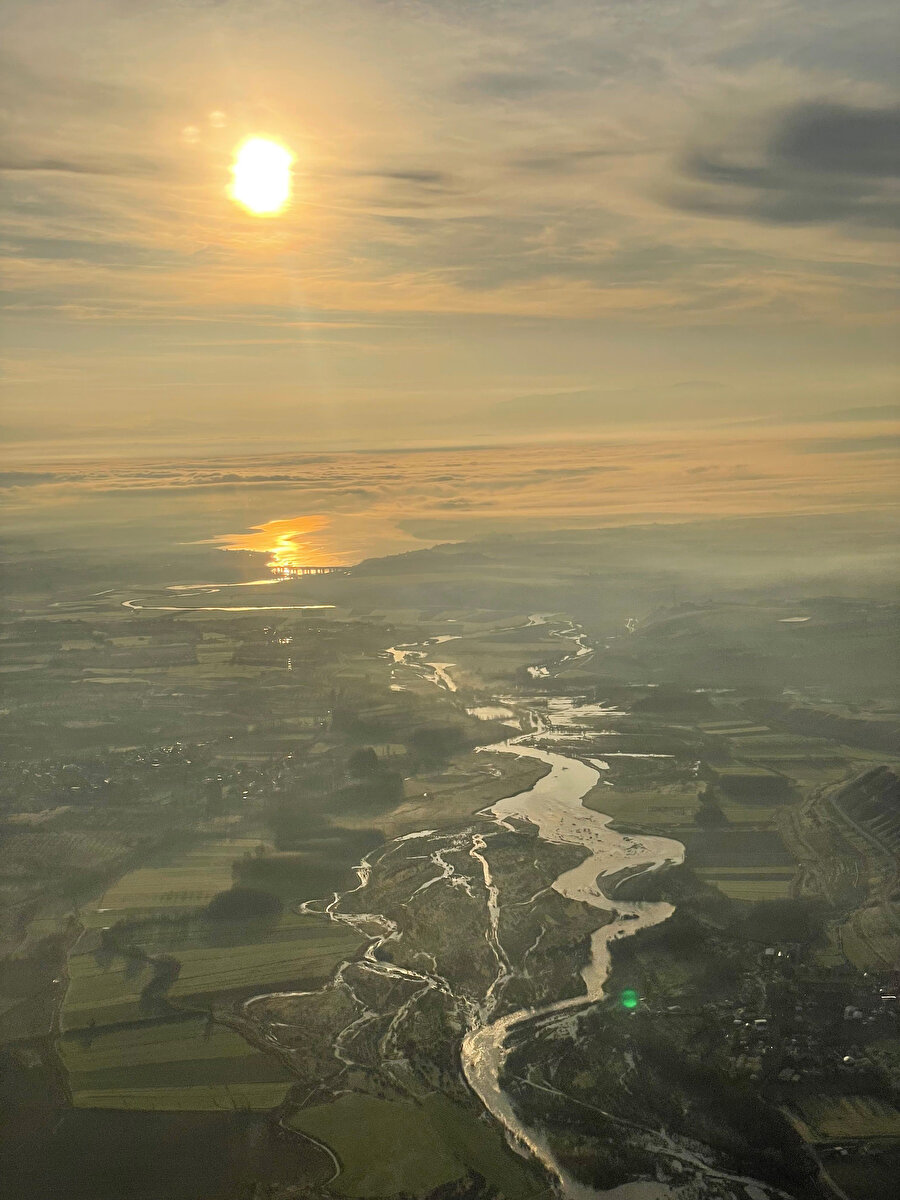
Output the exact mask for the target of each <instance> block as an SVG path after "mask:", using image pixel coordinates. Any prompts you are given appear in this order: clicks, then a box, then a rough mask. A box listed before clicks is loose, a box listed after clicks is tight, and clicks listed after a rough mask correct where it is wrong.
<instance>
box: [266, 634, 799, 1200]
mask: <svg viewBox="0 0 900 1200" xmlns="http://www.w3.org/2000/svg"><path fill="white" fill-rule="evenodd" d="M529 623H531V624H544V623H548V618H547V617H544V616H540V615H535V616H534V617H531V618H530V619H529ZM553 632H554V634H555V636H557V637H562V638H567V639H570V640H571V642H572V643H573V652H572V654H571V655H568V656H566V659H564V660H563V661H567V660H568V659H573V658H576V657H577V658H579V659H583V658H584V657H585V656H586V654H587V653H590V652H591V651H590V647H589V646H588V645H587V641H586V638H585V636H584V634H583V633H582V632H581V631H580V630H578V629H577V628H576V627H575V626H570V627H564V628H563V629H562V630H554V631H553ZM451 640H454V638H453V637H452V636H448V637H442V638H440V639H437V638H432V639H429V641H428V642H425V643H422V644H421V645H405V646H394V647H391V648H390V649H389V650H388V651H386V653H387V655H388V656H389V657H390V658H391V659H392V660H393V662H394V664H395V669H397V668H400V669H403V668H405V669H408V670H413V671H414V672H415V673H416V674H418V675H419V676H420V677H421V678H425V679H428V680H429V681H430V682H432V683H433V684H434V685H435V686H438V687H441V688H443V689H444V690H447V691H450V692H455V691H456V682H455V681H454V680H453V678H452V676H450V675H449V670H450V669H451V668H452V666H453V664H452V663H434V662H431V661H429V657H430V654H431V651H432V650H433V649H434V647H435V645H436V644H439V643H443V642H446V641H451ZM560 665H561V663H560V662H557V663H556V664H554V665H553V666H552V667H541V677H545V673H546V675H550V673H551V671H556V670H558V669H559V667H560ZM540 701H541V706H540V707H538V706H535V707H534V708H533V709H531V710H529V712H528V716H527V717H526V718H524V719H523V723H524V720H530V722H531V724H532V729H531V730H530V731H529V732H527V733H523V734H520V735H519V736H517V737H514V738H511V739H509V740H506V741H503V742H498V743H496V744H495V745H491V746H487V747H484V748H483V749H485V750H487V751H492V752H494V753H500V754H515V755H521V756H525V757H528V758H534V759H537V760H538V761H540V762H542V763H545V764H546V765H547V766H548V767H549V768H550V770H549V772H548V773H547V774H546V775H545V776H543V777H542V778H541V779H540V780H538V782H537V783H536V784H535V785H534V786H533V787H531V788H530V789H528V790H527V791H523V792H520V793H518V794H517V795H515V796H510V797H507V798H505V799H503V800H500V801H498V802H497V803H496V804H494V805H492V806H491V807H490V808H487V809H484V810H483V811H482V812H481V813H479V814H478V815H479V816H482V817H486V818H489V819H491V820H493V821H495V822H496V823H497V824H498V825H500V826H504V827H506V828H514V826H513V825H512V823H511V822H512V821H513V820H514V819H520V820H525V821H528V822H530V823H531V824H533V825H534V826H535V827H536V828H537V830H538V832H539V834H540V836H541V838H543V839H544V840H545V841H548V842H554V843H564V844H569V845H574V846H580V847H582V848H583V849H584V850H585V851H586V855H585V858H584V860H583V861H582V862H581V863H580V864H579V865H578V866H577V867H574V868H572V869H570V870H567V871H565V872H563V874H561V875H560V876H559V877H558V878H557V879H556V880H555V882H554V883H553V885H552V887H553V888H554V889H555V890H556V891H557V892H559V893H560V894H561V895H563V896H565V897H567V898H568V899H571V900H576V901H579V902H581V903H584V904H588V905H591V906H592V907H595V908H600V909H604V910H607V911H609V910H610V909H612V908H613V905H612V904H611V902H610V900H609V898H608V897H607V896H605V895H603V893H602V892H601V890H600V887H599V886H598V879H599V878H602V877H603V876H609V875H613V874H615V873H617V872H620V871H622V870H623V869H628V868H632V877H633V874H634V873H643V872H644V871H651V870H656V869H658V868H659V867H661V866H663V865H665V864H670V863H680V862H682V861H683V859H684V847H683V846H682V844H681V843H680V842H677V841H674V840H672V839H670V838H663V837H651V836H646V835H641V836H640V837H633V836H631V835H629V834H625V833H620V832H618V831H617V830H615V829H613V828H611V821H612V818H611V817H609V816H607V815H606V814H604V813H600V812H595V811H593V810H592V809H589V808H586V807H585V806H584V804H583V799H584V797H585V796H586V795H587V793H588V792H590V791H591V790H592V789H593V788H594V786H595V785H596V783H597V782H598V780H599V779H600V770H598V769H597V767H595V766H592V765H589V763H588V762H585V761H583V760H582V759H580V758H577V757H574V756H572V755H570V754H567V753H565V752H563V751H562V750H553V751H550V750H545V749H541V748H539V747H538V746H536V745H534V744H533V742H534V741H536V740H541V739H542V738H544V737H548V740H551V741H557V740H560V739H564V738H565V737H566V734H568V740H570V741H571V740H573V739H574V740H577V739H578V737H580V736H582V735H584V734H585V733H586V729H585V726H584V724H581V723H579V721H578V717H579V715H580V716H581V717H582V718H583V716H584V715H585V713H586V712H587V710H586V709H585V708H583V707H582V708H579V707H578V706H576V705H575V704H573V701H572V699H571V697H570V696H563V695H561V696H559V697H552V696H551V697H549V698H548V697H547V696H546V695H542V696H541V697H540ZM490 703H492V704H497V705H499V704H506V703H509V699H508V698H499V697H498V698H496V699H493V700H492V701H491V702H490ZM515 703H516V705H517V707H518V708H520V709H522V708H526V709H527V702H525V703H523V702H522V701H521V700H518V699H517V700H516V701H515ZM588 715H591V716H593V717H595V718H598V719H601V720H602V719H606V718H610V717H625V716H627V714H625V713H619V712H617V711H616V710H613V709H610V708H605V707H604V706H602V705H601V706H591V709H590V712H589V714H588ZM548 717H549V718H551V719H552V728H551V722H550V721H548ZM604 765H605V764H604ZM413 838H416V839H418V838H421V839H423V840H425V841H433V842H434V843H439V842H441V841H447V840H450V841H452V842H453V843H454V844H455V846H456V848H457V849H459V848H461V847H462V845H463V843H466V844H467V845H468V846H469V855H470V857H471V858H472V859H473V860H475V861H477V863H478V865H479V874H480V875H482V877H483V882H484V887H485V892H486V895H487V905H488V917H489V928H488V930H487V931H486V934H487V938H488V941H489V943H490V944H491V945H492V947H493V949H494V952H495V955H496V958H497V964H498V971H497V976H496V979H495V980H494V982H493V983H492V984H491V986H490V988H489V989H488V991H487V993H486V994H485V996H484V998H483V1000H482V1001H481V1002H480V1003H479V1004H472V1003H466V1004H464V1011H465V1014H466V1022H467V1025H468V1032H467V1033H466V1034H465V1036H464V1038H463V1041H462V1045H461V1049H460V1054H461V1061H462V1068H463V1072H464V1075H465V1078H466V1080H467V1082H468V1084H469V1086H470V1087H471V1089H472V1091H473V1092H474V1093H475V1095H477V1096H478V1098H479V1099H480V1101H481V1103H482V1104H483V1105H484V1107H485V1109H486V1110H487V1111H488V1112H489V1113H490V1114H491V1115H492V1116H493V1117H494V1119H495V1120H496V1121H498V1122H499V1123H500V1125H501V1126H502V1127H503V1128H504V1129H505V1130H506V1131H507V1134H508V1137H509V1139H510V1141H511V1143H512V1144H513V1145H514V1146H515V1147H516V1148H517V1149H519V1151H520V1152H523V1153H530V1154H532V1155H534V1156H535V1157H536V1158H537V1159H538V1160H539V1161H540V1162H541V1163H542V1164H543V1165H544V1167H545V1168H546V1169H547V1170H548V1171H549V1172H550V1173H551V1175H553V1176H554V1177H555V1178H556V1179H557V1180H558V1185H559V1189H560V1191H561V1193H562V1195H564V1196H565V1197H568V1198H571V1200H597V1198H598V1197H600V1196H603V1197H606V1200H666V1198H672V1200H674V1198H675V1197H677V1196H684V1195H685V1193H684V1191H682V1190H680V1189H679V1188H678V1186H677V1185H673V1186H672V1187H670V1186H668V1185H666V1184H664V1183H661V1182H655V1181H649V1180H636V1181H634V1182H632V1183H627V1184H623V1185H621V1186H619V1187H616V1188H614V1189H613V1190H612V1191H607V1192H602V1193H601V1192H598V1191H596V1190H595V1189H593V1188H590V1187H589V1186H587V1185H585V1184H582V1183H580V1182H579V1181H578V1180H576V1179H574V1178H573V1177H572V1176H571V1175H570V1174H569V1173H568V1172H566V1171H565V1169H564V1168H563V1167H562V1166H561V1164H560V1163H559V1162H558V1161H557V1159H556V1158H555V1156H554V1154H553V1152H552V1149H551V1147H550V1145H549V1143H548V1140H547V1138H546V1137H545V1135H544V1134H543V1132H542V1131H541V1130H540V1129H537V1128H534V1127H529V1126H527V1125H526V1124H525V1123H524V1122H523V1121H522V1120H521V1119H520V1117H519V1116H518V1115H517V1114H516V1111H515V1108H514V1105H513V1103H512V1100H511V1099H510V1097H509V1095H508V1094H507V1093H506V1092H505V1091H504V1090H503V1088H502V1086H501V1084H500V1079H501V1075H502V1072H503V1067H504V1064H505V1061H506V1057H507V1053H508V1051H507V1039H508V1037H509V1034H510V1033H511V1032H512V1031H513V1030H514V1029H516V1028H517V1027H519V1026H523V1025H525V1024H527V1023H529V1022H533V1021H538V1020H541V1019H546V1018H547V1017H550V1016H552V1015H553V1014H564V1013H565V1012H567V1011H571V1013H572V1019H573V1020H574V1019H575V1015H576V1011H577V1010H578V1009H579V1008H583V1007H584V1006H585V1005H586V1004H588V1003H591V1002H593V1001H595V1000H598V999H600V998H601V997H603V994H604V986H605V984H606V981H607V978H608V975H609V969H610V949H609V948H610V944H611V943H612V942H613V941H614V940H616V939H618V938H622V937H626V936H629V935H631V934H633V933H636V932H637V931H638V930H639V929H644V928H646V927H648V926H652V925H656V924H659V923H660V922H661V921H664V920H666V918H667V917H668V916H670V915H671V913H672V912H673V911H674V910H673V908H672V906H671V905H670V904H667V903H664V902H628V903H627V904H625V905H624V907H623V905H622V904H621V903H620V902H618V901H617V902H616V904H615V909H616V915H615V917H614V919H613V920H612V921H611V922H610V923H609V924H606V925H603V926H602V927H601V928H600V929H598V930H596V931H595V933H594V934H593V935H592V938H591V947H590V958H589V961H588V963H587V964H586V965H585V966H584V967H583V969H582V971H581V976H582V979H583V980H584V992H583V994H582V995H579V996H575V997H570V998H568V999H565V1000H559V1001H555V1002H552V1003H549V1004H546V1005H543V1006H540V1007H537V1008H527V1009H520V1010H517V1011H515V1012H512V1013H507V1014H505V1015H502V1016H499V1017H498V1016H496V1011H497V1008H498V1007H499V1003H500V1000H501V997H502V991H503V985H504V983H505V982H506V980H507V979H508V978H509V977H510V975H511V974H512V971H513V968H512V967H511V965H510V963H509V961H508V959H507V957H506V954H505V951H504V949H503V946H502V944H501V942H500V939H499V912H500V908H501V906H502V903H503V897H502V895H501V893H500V890H499V887H498V885H497V883H496V881H495V880H494V878H493V876H492V873H491V868H490V863H489V860H488V857H487V855H486V854H484V853H483V851H484V850H485V849H486V842H485V838H484V836H483V835H482V834H480V833H478V832H477V831H476V830H474V829H468V830H465V831H464V832H462V833H456V834H447V833H438V832H436V831H435V830H422V831H420V832H416V833H411V834H406V835H404V836H403V837H402V838H398V839H396V842H397V843H399V842H403V841H407V840H410V839H413ZM394 844H395V843H391V845H394ZM385 852H388V853H389V852H390V848H389V847H388V848H387V851H385V850H384V849H383V850H382V853H385ZM433 861H435V863H436V864H437V865H441V866H443V868H444V869H445V874H444V875H443V876H441V877H439V878H437V879H434V880H431V881H430V883H437V882H439V879H440V878H447V877H448V876H450V875H452V872H453V868H452V867H451V866H450V865H449V864H448V863H447V862H446V861H445V860H443V858H442V856H441V854H440V852H437V853H435V854H434V855H433ZM372 870H373V865H372V864H370V862H369V860H368V859H364V860H363V862H362V863H361V864H360V866H359V867H358V868H357V876H358V880H359V882H358V886H357V888H356V889H354V890H355V891H360V890H362V889H365V888H366V886H367V884H368V882H369V879H370V877H371V872H372ZM428 886H430V884H429V885H428ZM342 898H343V896H342V894H340V893H339V894H336V895H335V897H334V899H333V900H332V901H331V902H329V903H327V904H326V903H325V902H316V901H311V902H307V903H306V904H304V905H303V906H302V910H303V911H304V912H307V913H312V912H316V911H318V912H320V913H321V914H322V915H323V916H328V917H329V918H330V919H331V920H333V921H339V922H343V923H348V924H351V925H353V926H354V927H355V928H357V929H359V931H360V932H361V933H364V934H365V935H366V936H368V937H370V938H372V941H371V942H370V945H369V947H368V949H367V950H366V952H365V955H364V957H363V960H362V961H361V964H360V965H362V966H364V967H366V968H368V969H370V970H373V971H375V972H376V973H379V974H386V975H387V974H389V975H396V976H400V975H401V974H402V975H403V977H405V978H406V979H408V980H409V981H415V982H420V983H421V984H422V985H423V991H422V993H417V995H416V996H414V997H413V998H412V999H411V1000H410V1001H409V1002H408V1003H407V1004H406V1005H404V1006H403V1010H402V1011H398V1013H397V1016H396V1017H395V1020H394V1022H393V1023H392V1028H393V1027H394V1026H396V1025H397V1023H398V1022H399V1021H400V1020H401V1019H402V1018H403V1017H404V1016H405V1015H406V1012H407V1011H408V1009H409V1007H410V1005H411V1004H412V1003H413V1002H414V1001H415V1000H416V999H417V997H418V995H420V994H424V992H425V991H427V990H429V989H431V988H436V989H438V990H440V991H443V992H445V993H446V994H448V995H453V994H454V993H453V991H452V989H451V988H450V985H449V983H448V981H447V980H446V979H444V978H443V977H442V976H440V975H438V974H437V973H436V972H434V973H430V972H421V973H420V972H418V971H410V970H408V969H403V968H398V967H395V966H393V965H391V964H389V963H386V962H382V961H380V960H379V958H378V951H379V948H380V946H382V945H383V944H384V943H385V942H386V941H389V940H392V939H394V938H396V937H398V936H400V933H399V931H398V930H397V928H396V926H395V925H394V923H393V922H390V921H387V919H386V918H384V917H381V916H380V915H379V914H371V913H369V914H365V915H362V914H359V913H354V914H343V913H341V912H340V902H341V900H342ZM320 905H321V907H320ZM379 924H380V925H381V928H380V929H379V931H378V933H377V934H376V935H374V936H373V925H375V926H376V927H377V926H378V925H379ZM348 965H349V964H346V963H345V964H342V966H341V967H340V968H339V969H338V972H337V974H336V975H335V977H334V979H333V981H332V983H331V984H329V985H326V986H328V987H335V986H345V987H346V986H347V984H346V980H345V979H344V978H343V975H344V969H345V968H346V967H347V966H348ZM294 994H295V995H300V994H302V993H294ZM456 998H457V999H460V997H456ZM264 999H266V997H265V996H258V997H254V999H253V1000H251V1001H249V1002H248V1003H247V1005H246V1006H245V1007H247V1008H249V1007H250V1006H252V1005H255V1004H257V1003H258V1002H259V1001H261V1000H264ZM362 1007H363V1015H362V1016H361V1017H360V1018H358V1020H357V1021H354V1022H353V1024H352V1025H351V1026H349V1027H348V1029H345V1030H344V1031H343V1032H342V1033H341V1034H340V1035H338V1039H337V1040H336V1044H335V1052H336V1053H338V1056H339V1057H340V1058H341V1059H342V1060H343V1061H345V1062H347V1063H348V1064H350V1063H352V1060H351V1059H349V1058H347V1057H346V1055H345V1052H344V1047H345V1046H346V1044H347V1042H348V1040H349V1039H348V1037H347V1035H348V1033H350V1032H351V1031H352V1029H353V1028H355V1027H356V1026H358V1025H359V1024H360V1023H365V1022H366V1021H367V1020H368V1019H371V1017H372V1016H373V1015H374V1014H368V1013H367V1011H366V1010H365V1006H362ZM624 1123H625V1124H629V1123H628V1122H624ZM634 1127H635V1129H637V1130H639V1131H640V1130H641V1127H640V1126H639V1125H637V1124H635V1126H634ZM644 1132H645V1133H647V1134H648V1135H649V1136H648V1137H647V1142H648V1144H655V1145H657V1146H658V1148H659V1149H660V1151H661V1153H663V1154H666V1155H671V1156H672V1157H673V1158H677V1159H680V1160H681V1161H682V1163H684V1164H685V1165H687V1166H692V1167H694V1168H695V1169H696V1170H697V1172H698V1174H699V1175H706V1176H707V1177H710V1178H718V1179H720V1180H724V1179H727V1180H729V1181H733V1182H735V1183H740V1184H743V1185H745V1186H746V1188H747V1190H746V1191H745V1194H746V1195H748V1196H750V1195H756V1196H759V1197H761V1198H762V1200H766V1197H767V1196H768V1195H770V1193H769V1192H768V1191H765V1190H763V1189H762V1188H761V1187H760V1186H759V1185H757V1184H756V1181H754V1180H751V1179H747V1178H743V1177H740V1176H735V1175H729V1174H728V1173H727V1172H719V1171H717V1170H716V1169H715V1168H714V1167H711V1165H710V1164H709V1163H707V1162H704V1161H703V1160H702V1159H700V1158H698V1157H697V1156H696V1154H695V1153H694V1152H691V1151H690V1150H688V1149H687V1148H686V1147H684V1146H683V1145H679V1144H676V1142H675V1140H674V1139H670V1138H669V1137H668V1136H667V1135H666V1134H665V1133H664V1132H662V1131H659V1133H658V1134H654V1133H653V1132H652V1131H650V1130H646V1131H644ZM751 1188H752V1189H753V1190H752V1191H751V1190H750V1189H751ZM697 1194H699V1193H697ZM780 1194H782V1195H783V1193H780Z"/></svg>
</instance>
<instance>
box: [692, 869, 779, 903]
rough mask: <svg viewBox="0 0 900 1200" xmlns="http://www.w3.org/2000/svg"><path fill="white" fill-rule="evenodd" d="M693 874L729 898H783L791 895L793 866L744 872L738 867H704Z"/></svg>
mask: <svg viewBox="0 0 900 1200" xmlns="http://www.w3.org/2000/svg"><path fill="white" fill-rule="evenodd" d="M697 874H698V875H699V876H700V878H701V879H702V880H703V881H704V882H705V883H711V884H713V885H714V886H715V887H717V888H718V889H719V891H720V892H724V893H725V895H726V896H729V897H730V898H731V899H732V900H783V899H785V898H786V897H788V896H789V895H790V894H791V880H792V879H793V877H794V869H793V868H792V867H777V868H774V869H772V870H768V871H748V870H745V869H744V868H742V867H707V868H705V869H701V870H699V871H698V872H697Z"/></svg>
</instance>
